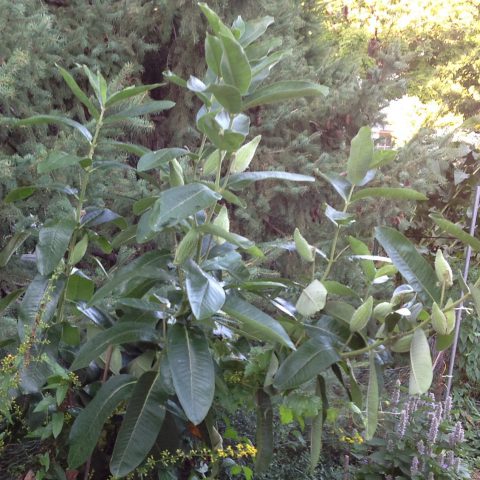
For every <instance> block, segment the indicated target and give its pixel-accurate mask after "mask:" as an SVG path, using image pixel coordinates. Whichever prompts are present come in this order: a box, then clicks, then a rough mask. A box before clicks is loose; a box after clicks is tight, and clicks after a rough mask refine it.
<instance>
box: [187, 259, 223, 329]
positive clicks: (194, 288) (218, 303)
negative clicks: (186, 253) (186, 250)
mask: <svg viewBox="0 0 480 480" xmlns="http://www.w3.org/2000/svg"><path fill="white" fill-rule="evenodd" d="M183 269H184V270H185V286H186V290H187V297H188V301H189V302H190V307H191V309H192V313H193V315H194V316H195V318H196V319H197V320H203V319H205V318H209V317H211V316H212V315H213V314H214V313H217V312H218V311H219V310H220V309H221V308H222V306H223V304H224V303H225V291H224V290H223V288H222V286H221V285H220V283H219V282H218V280H216V279H215V278H214V277H212V275H210V274H208V273H206V272H204V271H203V270H202V269H201V268H200V267H199V266H198V265H197V264H196V263H195V262H194V261H193V260H190V261H187V262H186V264H185V265H184V266H183Z"/></svg>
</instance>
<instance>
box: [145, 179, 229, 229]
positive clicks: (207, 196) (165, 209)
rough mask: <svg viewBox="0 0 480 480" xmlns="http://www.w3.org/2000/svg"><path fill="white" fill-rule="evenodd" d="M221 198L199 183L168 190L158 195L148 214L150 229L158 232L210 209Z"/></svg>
mask: <svg viewBox="0 0 480 480" xmlns="http://www.w3.org/2000/svg"><path fill="white" fill-rule="evenodd" d="M221 198H222V197H221V195H220V194H218V193H216V192H214V191H213V190H211V189H210V188H208V187H206V186H205V185H202V184H200V183H191V184H188V185H182V186H180V187H174V188H170V189H168V190H164V191H163V192H161V193H160V195H159V198H158V200H157V201H156V202H155V203H154V205H153V207H152V211H151V214H150V218H149V222H150V227H151V228H152V229H153V230H154V231H156V232H158V231H160V230H162V229H163V228H165V227H171V226H173V225H175V224H177V223H179V222H180V221H182V220H185V219H186V218H188V217H190V216H191V215H194V214H195V213H197V212H199V211H200V210H203V209H204V208H207V207H211V206H212V205H213V204H214V203H215V202H217V201H218V200H220V199H221Z"/></svg>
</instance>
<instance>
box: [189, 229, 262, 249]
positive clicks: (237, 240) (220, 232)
mask: <svg viewBox="0 0 480 480" xmlns="http://www.w3.org/2000/svg"><path fill="white" fill-rule="evenodd" d="M198 231H199V232H203V233H208V234H210V235H213V236H215V237H221V238H223V239H224V240H226V241H227V242H229V243H232V244H233V245H237V247H240V248H243V249H245V250H248V249H250V248H251V247H253V246H255V243H254V242H252V241H251V240H249V239H248V238H245V237H242V236H241V235H238V234H236V233H232V232H229V231H228V230H225V229H224V228H222V227H220V226H219V225H215V224H213V223H207V224H203V225H200V227H198Z"/></svg>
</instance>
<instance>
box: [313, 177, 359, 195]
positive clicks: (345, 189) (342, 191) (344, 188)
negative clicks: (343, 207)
mask: <svg viewBox="0 0 480 480" xmlns="http://www.w3.org/2000/svg"><path fill="white" fill-rule="evenodd" d="M320 176H321V177H322V178H323V179H325V180H326V181H327V182H328V183H329V184H330V185H331V186H332V187H333V188H334V189H335V190H336V191H337V193H338V194H339V195H340V196H341V197H342V198H343V199H344V200H345V201H346V200H347V198H348V195H349V193H350V190H351V188H352V184H351V183H350V182H349V181H348V180H347V179H346V178H345V177H341V176H340V175H337V174H336V173H320Z"/></svg>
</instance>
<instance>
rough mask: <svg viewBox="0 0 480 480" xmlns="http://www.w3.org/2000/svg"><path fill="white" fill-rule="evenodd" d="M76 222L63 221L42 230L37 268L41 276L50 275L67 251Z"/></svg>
mask: <svg viewBox="0 0 480 480" xmlns="http://www.w3.org/2000/svg"><path fill="white" fill-rule="evenodd" d="M75 226H76V224H75V222H73V221H71V220H61V221H60V222H58V223H56V224H54V225H51V226H48V227H43V228H42V229H41V230H40V233H39V238H38V244H37V248H36V250H35V253H36V255H37V268H38V271H39V273H40V274H41V275H50V273H52V272H53V271H54V270H55V268H57V265H58V264H59V262H60V260H62V258H63V256H64V255H65V252H66V251H67V248H68V244H69V243H70V238H71V237H72V234H73V231H74V230H75Z"/></svg>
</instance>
